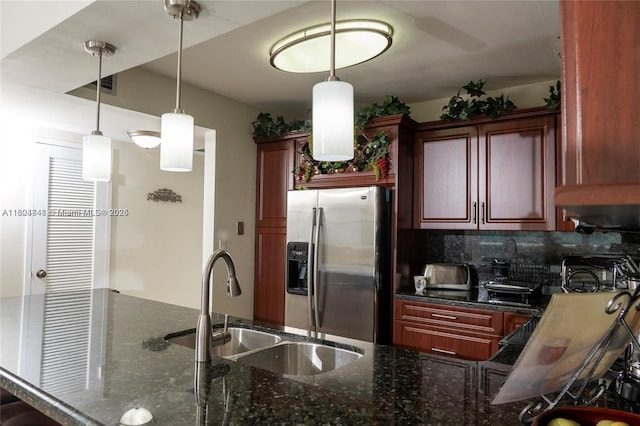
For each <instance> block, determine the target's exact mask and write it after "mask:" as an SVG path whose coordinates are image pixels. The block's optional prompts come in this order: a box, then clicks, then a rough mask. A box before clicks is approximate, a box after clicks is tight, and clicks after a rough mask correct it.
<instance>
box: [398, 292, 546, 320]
mask: <svg viewBox="0 0 640 426" xmlns="http://www.w3.org/2000/svg"><path fill="white" fill-rule="evenodd" d="M396 298H397V299H405V300H415V301H418V302H426V303H437V304H441V305H452V306H462V307H467V308H476V309H489V310H496V311H502V312H513V313H519V314H527V315H533V316H541V315H542V312H543V311H544V308H545V307H546V306H547V303H548V302H549V297H545V296H540V297H538V298H532V300H531V301H530V303H529V304H528V306H527V305H525V304H522V303H518V301H517V300H515V299H514V300H513V301H501V303H495V302H494V301H493V300H492V299H491V298H490V297H489V295H488V293H487V290H486V289H485V288H484V287H482V286H478V287H475V288H473V289H471V290H468V291H461V290H426V291H422V292H420V291H416V290H415V289H414V288H412V287H407V288H401V289H399V290H398V291H397V292H396Z"/></svg>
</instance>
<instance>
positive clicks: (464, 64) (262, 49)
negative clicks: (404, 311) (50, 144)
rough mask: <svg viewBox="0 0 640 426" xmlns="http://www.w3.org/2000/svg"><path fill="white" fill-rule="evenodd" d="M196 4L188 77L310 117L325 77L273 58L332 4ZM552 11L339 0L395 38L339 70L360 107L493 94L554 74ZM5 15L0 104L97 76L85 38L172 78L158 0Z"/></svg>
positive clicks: (347, 12) (346, 14) (25, 8)
mask: <svg viewBox="0 0 640 426" xmlns="http://www.w3.org/2000/svg"><path fill="white" fill-rule="evenodd" d="M198 3H199V4H200V5H201V7H202V12H201V14H200V17H199V18H198V19H197V20H195V21H191V22H185V24H184V47H185V48H184V53H183V69H182V78H183V82H186V83H190V84H192V85H195V86H198V87H200V88H203V89H206V90H210V91H212V92H215V93H218V94H220V95H223V96H226V97H228V98H231V99H234V100H237V101H240V102H243V103H246V104H249V105H252V106H255V107H256V108H258V109H259V110H260V111H265V112H271V113H272V114H284V115H287V114H291V115H295V116H296V117H297V118H306V116H307V115H308V110H309V108H310V105H311V88H312V86H313V84H315V83H317V82H319V81H322V80H324V79H326V77H327V76H328V73H312V74H292V73H287V72H283V71H279V70H276V69H274V68H272V67H271V65H270V64H269V56H268V54H269V49H270V47H271V46H272V44H273V43H275V42H276V41H277V40H278V39H280V38H282V37H284V36H285V35H288V34H290V33H292V32H294V31H296V30H299V29H301V28H303V27H306V26H311V25H315V24H319V23H326V22H328V21H329V15H330V3H329V1H327V0H322V1H318V0H313V1H305V0H280V1H272V0H256V1H243V0H235V1H204V0H203V1H199V2H198ZM558 7H559V6H558V0H542V1H540V0H538V1H480V0H477V1H455V0H450V1H418V0H413V1H402V0H385V1H373V0H359V1H347V0H339V1H338V2H337V19H338V20H343V19H351V18H367V19H378V20H382V21H385V22H387V23H389V24H391V26H392V27H393V29H394V36H393V44H392V46H391V48H390V49H389V50H388V51H387V52H385V53H384V54H383V55H381V56H379V57H378V58H375V59H374V60H371V61H369V62H367V63H364V64H360V65H356V66H354V67H350V68H345V69H342V70H337V71H336V74H337V76H338V77H339V78H340V79H341V80H343V81H348V82H350V83H351V84H353V86H354V89H355V96H356V105H357V107H358V106H364V105H367V104H370V103H371V102H381V101H382V100H383V99H384V96H385V95H393V96H397V97H398V98H399V99H400V100H401V101H403V102H405V103H414V102H418V101H424V100H430V99H439V98H444V97H449V96H451V95H453V94H455V93H456V92H457V90H458V89H459V88H460V87H461V86H463V85H464V84H466V83H467V82H469V81H470V80H474V81H476V80H478V79H480V78H481V79H483V80H485V81H487V85H486V86H485V89H488V90H491V89H495V88H503V87H510V86H517V85H523V84H529V83H535V82H541V81H548V80H554V79H557V78H559V76H560V63H559V58H558V54H559V41H558V36H559V33H560V31H559V16H558ZM0 18H1V29H0V31H1V33H0V37H1V40H2V44H1V45H0V53H1V58H2V60H1V62H0V78H1V84H2V86H1V88H2V97H3V100H2V104H3V105H4V106H5V107H6V106H7V105H8V104H11V103H12V102H18V98H24V96H23V95H24V94H25V93H27V92H29V93H33V92H34V91H35V93H37V94H38V97H39V98H40V99H42V97H43V96H45V95H46V94H63V93H65V92H68V91H70V90H72V89H75V88H77V87H80V86H83V85H85V84H87V83H89V82H91V81H94V80H95V77H96V72H97V70H96V62H95V58H92V57H91V56H90V55H88V54H86V53H85V52H84V50H83V48H82V42H83V41H85V40H88V39H94V40H103V41H107V42H109V43H111V44H113V45H115V46H116V48H117V52H116V54H115V55H114V56H113V57H111V58H109V59H108V60H105V61H104V62H103V75H108V74H113V73H118V72H120V71H123V70H127V69H130V68H134V67H142V68H144V69H146V70H149V71H152V72H156V73H160V74H163V75H166V76H170V77H172V78H175V75H176V54H175V52H176V50H177V36H178V23H177V22H176V21H173V20H171V19H170V18H169V16H168V15H167V14H166V13H165V12H164V9H163V7H162V2H161V1H160V0H153V1H149V0H128V1H122V0H120V1H118V0H98V1H91V0H76V1H57V0H49V1H46V2H29V1H26V2H25V1H23V0H17V1H11V0H0ZM11 95H14V96H11ZM16 95H19V96H16ZM289 118H294V117H293V116H291V117H289V116H287V119H289Z"/></svg>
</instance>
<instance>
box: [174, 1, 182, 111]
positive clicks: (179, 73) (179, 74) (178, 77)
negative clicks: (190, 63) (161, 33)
mask: <svg viewBox="0 0 640 426" xmlns="http://www.w3.org/2000/svg"><path fill="white" fill-rule="evenodd" d="M183 16H184V8H183V9H182V10H181V11H180V15H179V16H178V20H179V21H180V26H179V27H180V28H179V31H178V71H177V72H176V109H175V111H174V112H176V113H182V112H184V111H182V109H181V108H180V89H181V83H182V27H183V24H184V19H182V17H183Z"/></svg>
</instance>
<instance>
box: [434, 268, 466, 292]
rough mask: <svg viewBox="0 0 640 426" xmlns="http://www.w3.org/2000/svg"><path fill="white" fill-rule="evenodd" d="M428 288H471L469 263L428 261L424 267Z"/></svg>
mask: <svg viewBox="0 0 640 426" xmlns="http://www.w3.org/2000/svg"><path fill="white" fill-rule="evenodd" d="M424 278H425V280H426V284H427V290H428V289H447V290H471V270H470V268H469V265H463V264H453V263H429V264H427V266H425V268H424Z"/></svg>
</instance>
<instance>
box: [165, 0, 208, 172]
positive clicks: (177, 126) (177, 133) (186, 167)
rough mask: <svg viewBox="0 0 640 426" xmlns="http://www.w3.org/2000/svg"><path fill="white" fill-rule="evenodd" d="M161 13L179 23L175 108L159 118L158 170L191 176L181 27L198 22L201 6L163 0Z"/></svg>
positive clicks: (190, 120) (190, 130)
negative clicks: (183, 103)
mask: <svg viewBox="0 0 640 426" xmlns="http://www.w3.org/2000/svg"><path fill="white" fill-rule="evenodd" d="M164 10H165V11H166V12H167V13H168V14H169V15H170V16H171V17H172V18H176V19H178V21H179V22H180V28H179V35H178V71H177V75H176V108H175V109H174V110H173V112H167V113H164V114H162V120H161V123H160V135H161V140H162V142H161V145H160V168H161V169H162V170H166V171H170V172H190V171H191V168H192V165H193V117H192V116H190V115H188V114H185V112H184V111H183V110H182V109H181V108H180V89H181V87H180V84H181V81H180V80H181V79H182V27H183V23H184V21H185V20H188V21H192V20H195V19H197V18H198V15H199V14H200V6H199V5H198V3H196V2H195V1H193V0H164Z"/></svg>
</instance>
